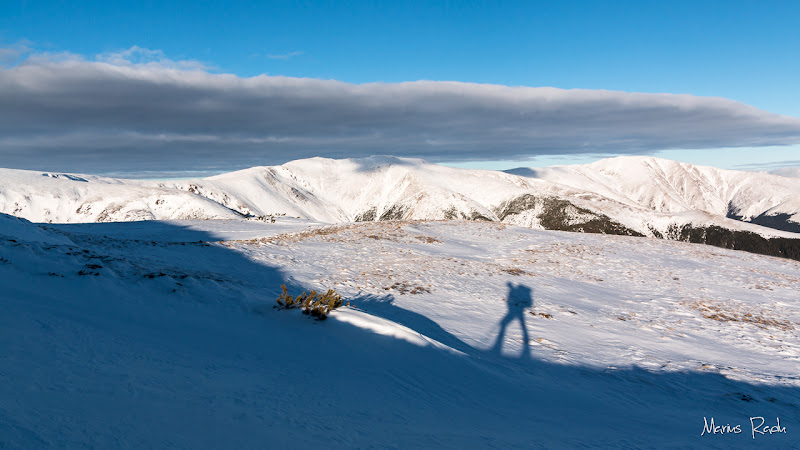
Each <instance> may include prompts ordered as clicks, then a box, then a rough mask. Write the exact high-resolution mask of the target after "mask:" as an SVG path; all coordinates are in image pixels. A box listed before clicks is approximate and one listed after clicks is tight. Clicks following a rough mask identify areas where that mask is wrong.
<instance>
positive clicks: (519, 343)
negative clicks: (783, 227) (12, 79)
mask: <svg viewBox="0 0 800 450" xmlns="http://www.w3.org/2000/svg"><path fill="white" fill-rule="evenodd" d="M281 284H287V285H288V286H289V288H290V290H291V291H292V293H299V292H300V290H302V289H317V290H326V289H328V288H333V289H336V290H337V291H338V292H340V293H341V294H342V295H343V296H344V297H346V299H347V300H348V301H350V302H351V306H350V307H344V308H342V309H339V310H337V311H335V312H334V313H333V314H331V316H330V318H329V319H328V320H327V321H323V322H317V321H314V320H312V319H310V318H308V317H306V316H303V315H302V314H300V313H299V312H298V311H296V310H293V311H281V310H277V309H274V308H273V306H274V305H275V297H276V295H277V294H278V292H279V291H280V288H279V286H280V285H281ZM0 286H2V290H0V307H2V310H3V314H0V348H2V349H3V351H2V352H0V447H11V448H31V447H43V446H55V447H80V446H87V445H88V446H93V447H100V448H109V447H114V448H116V447H130V448H140V447H167V446H171V447H179V448H198V447H203V448H239V447H248V448H254V447H259V448H270V447H272V448H274V447H300V448H308V447H322V446H325V447H379V448H380V447H398V448H407V447H423V446H424V447H469V448H483V447H497V448H506V447H526V448H530V447H534V448H536V447H544V448H553V447H564V446H567V447H571V446H585V447H597V448H606V447H609V446H622V447H625V446H627V447H662V446H665V445H667V446H669V445H672V446H695V447H707V446H710V447H719V448H729V447H731V446H733V447H747V446H751V445H752V446H758V447H763V446H767V447H770V446H772V447H776V448H777V447H782V448H786V447H790V446H798V445H800V376H799V375H798V374H800V331H799V329H800V294H798V291H800V289H798V288H800V263H799V262H797V261H792V260H786V259H779V258H771V257H764V256H759V255H753V254H749V253H744V252H737V251H729V250H723V249H718V248H713V247H708V246H703V245H693V244H686V243H681V242H672V241H664V240H656V239H650V238H633V237H621V236H604V235H589V234H577V233H565V232H555V231H538V230H530V229H525V228H517V227H513V226H507V225H505V224H501V223H481V222H459V221H451V222H376V223H363V224H342V225H325V226H323V225H320V224H315V223H311V222H307V221H302V220H297V219H287V218H278V220H277V222H276V223H264V222H258V221H236V220H224V221H176V222H156V221H150V222H130V223H111V224H64V225H47V226H44V227H43V228H39V227H37V226H36V225H33V224H30V223H28V222H25V221H21V220H19V219H16V218H13V217H10V216H5V215H0ZM509 299H511V301H509ZM520 324H524V327H525V330H526V333H523V330H522V328H521V327H520ZM526 334H527V336H526ZM751 416H763V417H765V418H766V419H767V421H768V422H769V423H774V422H775V420H776V418H777V417H780V422H781V425H782V426H784V427H786V433H780V434H778V435H772V436H761V435H757V436H756V439H753V438H752V436H751V431H750V421H749V418H750V417H751ZM704 417H705V418H708V419H710V418H711V417H714V418H715V420H716V423H717V424H722V425H724V424H731V425H732V426H733V425H736V424H741V427H742V429H743V432H742V433H741V434H725V435H712V436H709V435H705V436H701V433H702V431H703V424H704V422H703V420H704Z"/></svg>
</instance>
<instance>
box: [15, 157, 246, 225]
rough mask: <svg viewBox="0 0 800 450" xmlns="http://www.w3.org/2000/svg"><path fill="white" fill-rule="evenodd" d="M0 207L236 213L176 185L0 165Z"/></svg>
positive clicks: (94, 216)
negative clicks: (11, 167)
mask: <svg viewBox="0 0 800 450" xmlns="http://www.w3.org/2000/svg"><path fill="white" fill-rule="evenodd" d="M0 212H3V213H6V214H13V215H15V216H18V217H23V218H25V219H28V220H31V221H34V222H56V223H59V222H119V221H132V220H168V219H226V218H235V217H238V216H239V214H236V213H235V212H233V211H231V210H229V209H228V208H225V207H224V206H222V205H220V204H218V203H216V202H214V201H211V200H209V199H206V198H204V197H202V196H199V195H194V194H191V193H188V192H185V191H181V190H178V189H164V188H157V187H147V186H141V185H140V184H139V183H137V182H135V181H129V180H118V179H114V178H105V177H97V176H91V175H70V174H53V173H48V172H37V171H28V170H12V169H0Z"/></svg>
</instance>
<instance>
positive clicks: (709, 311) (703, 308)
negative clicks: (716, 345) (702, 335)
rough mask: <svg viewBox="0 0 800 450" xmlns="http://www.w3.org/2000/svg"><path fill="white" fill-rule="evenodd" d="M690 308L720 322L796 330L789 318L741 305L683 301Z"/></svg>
mask: <svg viewBox="0 0 800 450" xmlns="http://www.w3.org/2000/svg"><path fill="white" fill-rule="evenodd" d="M682 304H683V305H684V306H686V307H688V308H691V309H694V310H696V311H698V312H700V313H701V314H702V315H703V317H705V318H706V319H711V320H716V321H718V322H741V323H750V324H753V325H755V326H757V327H759V328H763V329H767V328H778V329H780V330H783V331H791V330H794V324H793V323H792V322H790V321H788V320H782V319H776V318H773V317H768V316H767V315H766V314H765V313H764V312H762V313H759V312H751V311H746V310H745V309H744V308H743V307H742V306H741V305H736V304H723V303H718V302H711V301H695V302H691V303H689V302H682Z"/></svg>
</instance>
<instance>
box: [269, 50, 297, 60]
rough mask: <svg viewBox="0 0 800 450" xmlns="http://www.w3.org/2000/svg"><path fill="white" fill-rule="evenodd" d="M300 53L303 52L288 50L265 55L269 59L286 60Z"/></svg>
mask: <svg viewBox="0 0 800 450" xmlns="http://www.w3.org/2000/svg"><path fill="white" fill-rule="evenodd" d="M302 54H303V52H301V51H294V52H289V53H283V54H273V55H266V56H267V58H269V59H282V60H284V61H286V60H287V59H289V58H293V57H295V56H300V55H302Z"/></svg>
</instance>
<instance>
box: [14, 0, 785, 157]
mask: <svg viewBox="0 0 800 450" xmlns="http://www.w3.org/2000/svg"><path fill="white" fill-rule="evenodd" d="M798 24H800V2H797V1H764V2H755V1H730V0H729V1H675V0H671V1H606V2H601V1H551V2H537V1H519V2H507V1H487V2H474V1H460V2H455V1H452V2H448V1H442V2H421V1H415V2H404V1H386V2H345V1H338V2H337V1H330V2H321V1H305V2H289V1H283V2H266V1H232V0H229V1H197V0H195V1H130V2H115V1H110V0H106V1H40V0H5V1H4V2H2V3H0V40H1V41H0V44H3V45H5V46H6V47H10V46H14V45H18V46H19V45H22V46H24V47H26V48H27V49H29V50H31V51H32V52H34V53H37V52H38V53H42V52H48V53H58V52H68V53H70V54H76V55H83V56H84V57H86V58H88V59H92V58H94V55H98V54H108V53H113V52H119V51H121V50H125V49H129V48H131V47H132V46H138V47H141V48H146V49H152V50H160V51H162V52H163V54H164V55H166V57H168V58H170V59H171V60H192V61H198V62H200V63H202V64H203V65H205V66H206V67H208V68H209V71H211V72H212V73H232V74H236V75H238V76H239V77H252V76H255V75H259V74H268V75H283V76H288V77H308V78H316V79H334V80H339V81H343V82H347V83H356V84H360V83H370V82H389V83H394V82H404V81H414V80H435V81H444V80H448V81H463V82H472V83H491V84H499V85H507V86H530V87H545V86H549V87H557V88H567V89H571V88H580V89H604V90H614V91H626V92H646V93H673V94H692V95H696V96H714V97H724V98H726V99H731V100H735V101H739V102H742V103H745V104H747V105H751V106H754V107H756V108H758V109H761V110H765V111H768V112H771V113H777V114H782V115H788V116H793V117H800V25H798ZM7 64H11V63H8V62H7ZM726 146H727V145H726ZM601 153H602V152H599V153H598V154H601ZM650 153H654V152H653V151H651V152H650ZM657 154H659V155H662V156H668V157H669V156H673V157H675V158H676V159H682V160H686V161H690V162H700V163H706V164H715V165H718V166H722V167H735V166H739V165H741V166H745V165H751V166H750V167H751V168H757V167H756V166H757V165H758V164H762V163H763V164H765V167H767V166H769V164H768V163H770V162H772V163H773V164H775V165H779V164H780V162H781V161H791V160H800V147H798V146H790V147H767V148H765V149H758V150H751V149H748V148H745V149H736V150H731V151H727V150H725V151H720V150H716V151H714V150H701V151H694V150H692V151H689V150H686V149H685V148H684V150H681V151H676V152H672V153H670V152H669V151H666V152H663V151H661V152H659V153H657ZM592 157H594V156H592V155H590V154H569V155H559V156H551V157H542V156H541V155H540V156H539V161H543V162H567V161H573V160H574V161H584V160H587V159H591V158H592ZM460 164H461V165H468V166H469V165H471V164H472V163H470V162H468V161H467V162H461V163H460ZM503 164H504V163H498V162H486V161H483V162H480V163H475V164H473V165H471V166H472V167H475V166H481V165H482V166H497V167H499V166H502V165H503ZM798 164H800V163H798ZM0 165H2V164H0ZM507 165H514V164H511V163H509V164H507Z"/></svg>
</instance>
